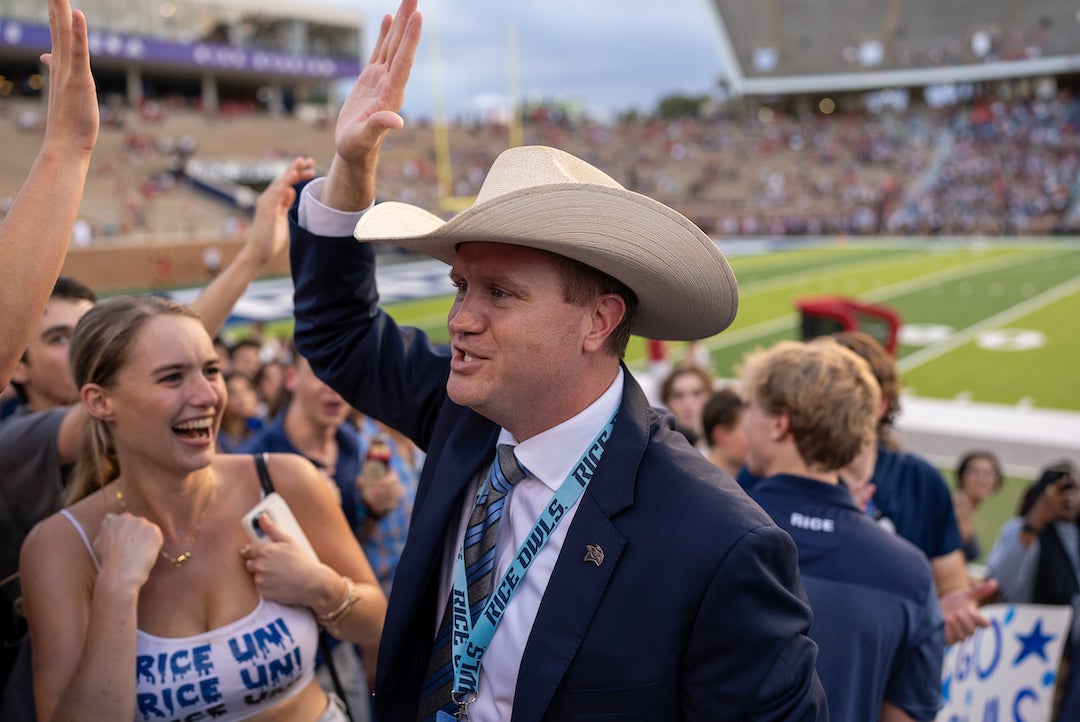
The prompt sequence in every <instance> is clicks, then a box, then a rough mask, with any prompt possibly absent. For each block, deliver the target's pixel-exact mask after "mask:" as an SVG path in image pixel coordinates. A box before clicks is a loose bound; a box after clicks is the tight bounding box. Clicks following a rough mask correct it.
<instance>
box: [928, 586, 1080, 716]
mask: <svg viewBox="0 0 1080 722" xmlns="http://www.w3.org/2000/svg"><path fill="white" fill-rule="evenodd" d="M980 611H981V612H982V613H983V614H984V615H985V616H986V617H987V618H988V619H989V620H990V626H989V627H987V628H986V629H980V630H979V631H977V632H976V633H975V634H974V635H973V636H972V637H969V638H968V639H966V640H964V641H963V642H960V643H958V644H954V645H952V646H951V647H949V648H948V649H946V650H945V664H944V665H943V666H942V670H941V674H942V681H941V696H942V702H943V707H942V709H941V711H940V712H939V713H938V716H937V720H936V722H984V721H985V720H1016V722H1049V720H1050V714H1051V706H1052V703H1053V699H1054V687H1055V685H1056V684H1057V680H1058V665H1059V664H1060V663H1061V653H1062V651H1063V650H1064V648H1065V641H1066V640H1067V639H1068V636H1069V629H1070V627H1071V621H1072V609H1071V608H1070V607H1052V606H1046V605H1042V604H990V605H987V606H985V607H982V608H981V609H980Z"/></svg>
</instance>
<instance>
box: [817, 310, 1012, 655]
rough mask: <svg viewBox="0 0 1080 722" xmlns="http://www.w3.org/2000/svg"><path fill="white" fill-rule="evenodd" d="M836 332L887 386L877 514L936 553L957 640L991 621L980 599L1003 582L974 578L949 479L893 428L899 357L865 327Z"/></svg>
mask: <svg viewBox="0 0 1080 722" xmlns="http://www.w3.org/2000/svg"><path fill="white" fill-rule="evenodd" d="M832 338H834V339H835V340H836V341H837V342H838V343H840V344H841V345H842V346H845V347H847V348H849V349H851V350H852V351H854V352H855V353H857V354H858V355H859V356H861V357H862V358H863V359H865V360H866V361H867V363H869V365H870V370H871V371H872V372H873V374H874V378H876V379H877V381H878V385H879V386H880V388H881V407H880V408H879V409H878V418H877V432H876V435H877V458H876V460H875V462H874V473H873V476H872V477H871V478H870V483H871V484H873V485H874V495H873V499H872V505H873V508H874V512H873V515H874V516H875V518H877V519H878V520H879V521H880V522H882V523H891V524H892V525H893V528H895V529H896V533H897V534H899V535H900V536H902V537H904V538H905V539H907V540H908V541H910V542H911V543H912V544H914V545H915V546H917V547H919V548H920V549H922V550H923V553H924V554H926V556H927V557H928V558H929V559H930V566H931V568H932V569H933V570H934V583H935V585H936V586H937V590H938V598H939V601H940V602H941V610H942V613H943V614H944V615H945V632H946V636H945V638H946V641H947V642H948V643H949V644H952V643H954V642H957V641H959V640H961V639H966V638H967V637H969V636H971V635H972V634H974V633H975V630H976V629H977V628H979V627H985V626H987V625H988V624H989V622H988V621H987V619H986V617H984V616H983V615H982V614H980V613H979V610H978V604H979V603H980V602H981V601H983V600H986V599H989V598H991V597H992V596H993V594H994V592H995V591H996V590H997V583H996V582H995V581H994V580H992V579H990V580H986V581H982V582H979V583H977V584H975V585H974V586H973V585H972V584H971V580H970V579H969V578H968V574H967V566H966V564H965V562H964V553H963V551H962V549H961V539H960V530H959V528H958V527H957V524H956V516H955V515H954V513H953V506H952V494H951V493H950V491H949V486H948V484H946V483H945V479H944V477H942V475H941V472H939V471H938V470H937V469H936V468H935V467H934V466H933V465H932V464H930V463H929V462H927V461H926V460H925V459H923V458H922V457H920V456H917V455H916V454H913V453H911V452H907V451H904V450H902V449H900V448H899V444H898V442H897V440H896V438H895V433H894V428H893V426H894V423H895V421H896V417H897V415H899V413H900V375H899V372H898V371H897V369H896V361H895V359H893V358H892V356H890V355H889V354H888V352H887V351H886V350H885V348H884V347H883V346H882V345H881V344H880V343H878V342H877V341H876V340H875V339H874V338H873V337H871V336H869V335H867V334H865V333H862V332H859V331H845V332H841V333H835V334H833V335H832ZM886 520H887V522H886Z"/></svg>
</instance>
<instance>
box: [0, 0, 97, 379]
mask: <svg viewBox="0 0 1080 722" xmlns="http://www.w3.org/2000/svg"><path fill="white" fill-rule="evenodd" d="M49 29H50V32H51V34H52V52H50V53H45V54H44V55H42V56H41V60H42V62H43V63H45V65H46V66H47V67H48V68H49V107H48V112H47V115H46V121H45V140H44V141H43V142H42V144H41V150H40V151H39V152H38V155H37V158H36V159H35V161H34V164H33V166H31V168H30V173H29V174H28V175H27V177H26V180H25V181H24V182H23V185H22V187H21V188H20V189H19V192H18V194H17V195H16V196H15V200H14V202H13V203H12V205H11V210H10V211H8V214H7V216H6V217H5V218H4V221H3V223H0V387H3V386H5V385H6V384H7V382H8V381H9V380H10V378H11V372H12V371H13V370H14V369H15V365H16V364H17V363H18V362H19V357H20V356H21V355H22V352H23V350H24V349H25V348H26V347H27V345H28V344H29V342H30V335H31V334H32V333H33V330H34V327H35V325H36V324H37V323H38V321H39V320H40V319H41V313H42V311H43V310H44V309H45V303H46V302H47V301H48V300H49V294H50V293H51V292H52V288H53V284H54V283H55V282H56V277H57V276H58V275H59V273H60V267H61V265H63V262H64V255H65V254H66V253H67V248H68V241H69V239H70V238H71V231H72V229H73V228H74V226H75V220H76V217H77V216H78V212H79V203H80V201H81V200H82V193H83V186H84V185H85V183H86V174H87V171H88V170H89V168H90V154H91V152H92V151H93V149H94V144H95V143H96V142H97V134H98V105H97V91H96V89H95V86H94V77H93V76H92V75H91V74H90V50H89V43H88V42H87V37H86V17H85V16H84V15H83V14H82V12H81V11H79V10H75V11H72V9H71V5H70V4H69V3H68V0H49Z"/></svg>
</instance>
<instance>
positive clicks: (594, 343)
mask: <svg viewBox="0 0 1080 722" xmlns="http://www.w3.org/2000/svg"><path fill="white" fill-rule="evenodd" d="M625 315H626V301H624V300H623V298H622V296H620V295H619V294H617V293H605V294H604V295H602V296H600V297H599V298H597V299H596V300H595V301H594V302H593V308H592V315H591V316H590V317H589V321H590V325H589V329H588V331H587V333H586V335H585V345H584V348H585V350H586V351H599V350H600V349H602V348H603V347H604V343H606V342H607V338H608V336H610V335H611V334H612V332H613V331H614V330H615V328H616V327H617V326H618V325H619V323H621V322H622V320H623V317H624V316H625Z"/></svg>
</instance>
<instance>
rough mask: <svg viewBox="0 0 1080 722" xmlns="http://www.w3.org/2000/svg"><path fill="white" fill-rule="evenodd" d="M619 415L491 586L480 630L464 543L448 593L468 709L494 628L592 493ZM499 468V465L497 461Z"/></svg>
mask: <svg viewBox="0 0 1080 722" xmlns="http://www.w3.org/2000/svg"><path fill="white" fill-rule="evenodd" d="M618 413H619V411H618V409H616V410H615V413H614V414H613V415H612V416H611V418H610V419H608V422H607V424H606V425H605V426H604V428H603V429H601V430H600V433H599V434H597V436H596V438H595V439H593V442H592V443H591V444H589V447H588V448H587V449H586V450H585V453H584V454H582V455H581V458H580V459H578V462H577V463H576V464H574V467H573V469H572V470H571V471H570V473H569V474H568V475H567V477H566V479H564V480H563V483H562V484H560V485H559V489H558V491H556V492H555V494H554V495H553V496H552V498H551V502H550V503H549V504H548V505H547V507H545V508H544V511H543V512H542V513H541V514H540V518H539V519H537V520H536V524H534V525H533V529H532V532H530V533H529V535H528V536H527V537H525V541H523V542H522V543H521V546H520V547H518V551H517V554H516V555H514V559H513V560H512V561H511V562H510V566H509V567H508V568H507V570H506V572H505V573H504V574H503V576H502V580H501V581H500V582H499V584H498V585H497V586H495V587H492V591H491V597H490V598H489V599H488V601H487V603H486V604H485V605H484V609H483V611H481V612H480V616H479V617H478V618H477V620H476V626H473V621H472V615H471V614H469V584H468V581H467V580H466V577H465V543H464V541H463V542H462V545H461V549H459V550H458V554H457V560H456V562H455V563H454V583H453V587H452V588H451V589H450V601H451V604H453V605H454V606H453V616H454V621H455V624H454V632H453V660H452V664H453V668H454V689H453V694H452V697H453V700H454V702H455V703H457V704H459V705H462V706H464V705H468V704H469V703H471V702H472V701H473V700H475V699H476V694H477V687H479V685H480V662H481V661H482V659H483V656H484V652H485V651H487V648H488V645H489V644H491V638H492V637H494V636H495V629H496V627H498V626H499V622H500V621H501V620H502V616H503V612H504V611H506V607H507V606H508V605H509V604H510V598H511V597H513V596H514V593H515V592H516V591H517V589H518V587H519V586H520V585H521V581H522V580H523V579H524V578H525V574H526V573H528V571H529V567H530V566H531V565H532V563H533V561H534V560H535V559H536V557H537V555H538V554H539V553H540V550H541V549H542V548H543V547H544V545H545V544H547V542H548V540H549V539H550V538H551V535H552V533H553V532H554V531H555V528H556V527H557V526H559V522H561V521H562V520H563V517H564V516H566V512H567V511H569V510H570V509H571V508H572V507H573V506H574V504H576V503H577V500H578V499H580V498H581V495H582V494H584V493H585V489H587V488H588V486H589V482H590V481H591V480H592V477H593V473H595V471H596V467H597V466H598V465H599V464H600V457H602V456H603V455H604V448H605V447H606V446H607V442H608V439H610V438H611V429H612V427H613V426H614V425H615V417H616V416H617V415H618ZM495 463H498V461H497V460H496V462H495ZM571 482H573V483H571ZM480 491H481V492H482V491H483V489H482V488H481V490H480ZM460 627H464V628H463V629H461V628H460Z"/></svg>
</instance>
